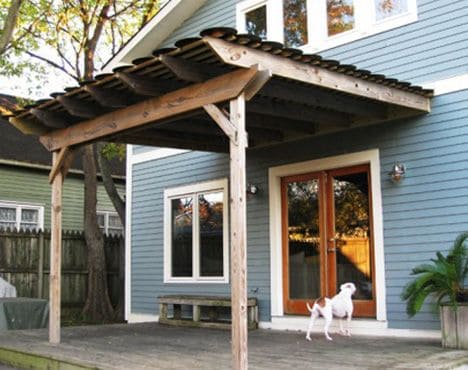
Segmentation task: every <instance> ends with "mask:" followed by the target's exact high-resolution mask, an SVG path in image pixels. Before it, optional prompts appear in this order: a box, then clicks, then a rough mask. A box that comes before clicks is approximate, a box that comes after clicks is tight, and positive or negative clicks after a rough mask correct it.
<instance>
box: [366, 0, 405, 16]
mask: <svg viewBox="0 0 468 370" xmlns="http://www.w3.org/2000/svg"><path fill="white" fill-rule="evenodd" d="M374 4H375V20H376V21H381V20H383V19H386V18H389V17H393V16H395V15H398V14H402V13H406V12H408V0H374Z"/></svg>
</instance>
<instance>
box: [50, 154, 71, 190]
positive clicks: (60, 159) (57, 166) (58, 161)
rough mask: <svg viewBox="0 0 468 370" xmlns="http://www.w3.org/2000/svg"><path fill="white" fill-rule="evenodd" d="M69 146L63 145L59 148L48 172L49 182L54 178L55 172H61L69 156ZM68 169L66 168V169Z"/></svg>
mask: <svg viewBox="0 0 468 370" xmlns="http://www.w3.org/2000/svg"><path fill="white" fill-rule="evenodd" d="M70 153H71V152H70V147H68V146H67V147H64V148H62V149H60V150H59V152H58V155H57V156H56V158H55V160H54V161H53V163H52V169H51V170H50V174H49V184H52V182H53V181H54V180H55V177H56V176H57V174H59V173H62V174H63V172H62V169H63V165H64V163H65V162H66V161H67V158H68V157H69V156H70ZM67 171H68V170H67Z"/></svg>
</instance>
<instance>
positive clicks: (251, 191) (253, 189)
mask: <svg viewBox="0 0 468 370" xmlns="http://www.w3.org/2000/svg"><path fill="white" fill-rule="evenodd" d="M246 190H247V194H248V195H255V194H258V186H257V185H254V184H247V188H246Z"/></svg>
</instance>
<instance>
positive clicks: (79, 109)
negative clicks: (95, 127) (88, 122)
mask: <svg viewBox="0 0 468 370" xmlns="http://www.w3.org/2000/svg"><path fill="white" fill-rule="evenodd" d="M57 101H58V102H59V103H60V104H61V105H62V106H63V107H64V108H65V110H66V111H67V112H68V113H70V114H71V115H72V116H76V117H81V118H92V117H96V116H98V115H100V114H102V113H103V109H102V108H101V107H99V106H98V105H97V104H95V103H93V102H89V101H85V100H78V99H74V98H71V97H69V96H66V95H60V96H58V97H57Z"/></svg>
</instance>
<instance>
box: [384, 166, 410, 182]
mask: <svg viewBox="0 0 468 370" xmlns="http://www.w3.org/2000/svg"><path fill="white" fill-rule="evenodd" d="M405 173H406V167H405V165H404V164H403V163H400V162H395V163H394V164H393V167H392V170H391V171H390V172H389V173H388V175H389V176H390V178H391V179H392V181H393V182H400V180H401V179H402V178H403V177H404V176H405Z"/></svg>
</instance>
